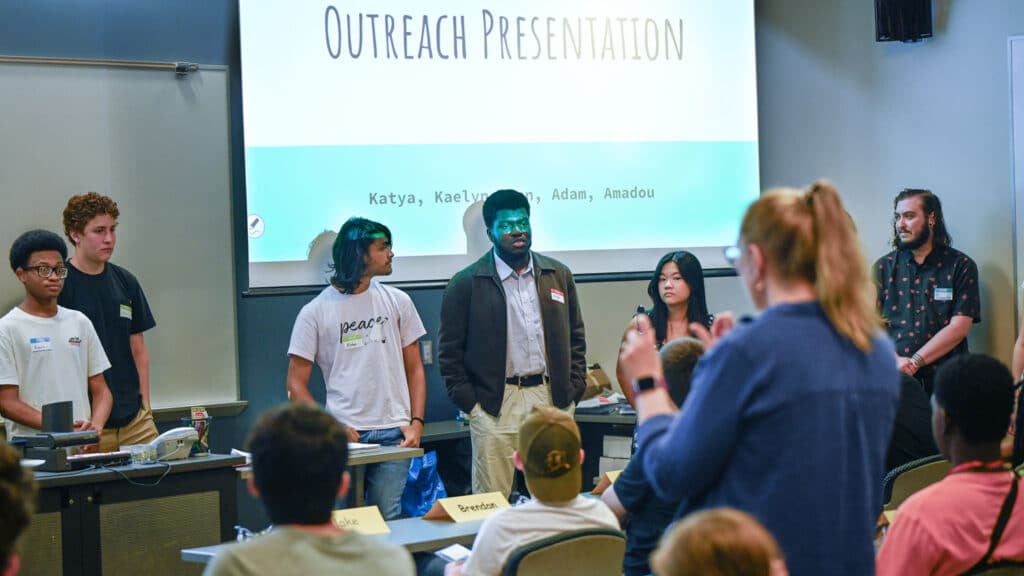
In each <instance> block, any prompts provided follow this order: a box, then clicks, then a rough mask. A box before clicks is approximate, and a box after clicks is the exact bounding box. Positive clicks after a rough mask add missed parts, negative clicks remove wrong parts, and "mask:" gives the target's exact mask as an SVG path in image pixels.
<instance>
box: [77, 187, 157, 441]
mask: <svg viewBox="0 0 1024 576" xmlns="http://www.w3.org/2000/svg"><path fill="white" fill-rule="evenodd" d="M118 216H120V211H119V210H118V208H117V202H114V201H113V200H111V199H110V198H108V197H106V196H103V195H100V194H97V193H96V192H89V193H87V194H79V195H77V196H72V197H71V199H70V200H68V203H67V206H65V207H64V233H65V234H66V235H67V237H68V238H69V239H70V240H71V243H72V244H74V246H75V254H74V256H72V257H71V259H70V260H68V263H67V270H68V278H67V281H66V282H65V285H64V290H63V291H62V292H61V294H60V298H59V299H58V303H60V305H61V306H64V307H65V308H70V309H72V310H78V311H80V312H82V313H83V314H85V315H86V316H87V317H88V318H89V320H91V321H92V325H93V327H95V328H96V333H97V334H98V335H99V338H100V342H102V343H103V349H104V351H106V354H107V357H108V358H109V359H110V369H108V370H107V371H106V373H105V374H104V377H105V379H106V381H107V386H108V387H109V388H110V393H111V394H112V395H113V398H114V407H113V408H112V409H111V411H110V418H109V419H108V420H107V423H106V426H107V429H106V430H105V431H104V432H103V437H102V440H101V443H100V450H102V451H110V450H116V449H117V448H118V447H119V446H123V445H128V444H144V443H147V442H151V441H153V440H154V439H156V437H157V431H156V424H155V423H154V422H153V412H152V410H151V409H150V395H149V350H148V349H147V348H146V339H145V336H143V333H144V332H145V331H147V330H149V329H150V328H152V327H154V326H156V321H155V320H154V319H153V313H152V312H151V311H150V309H149V303H148V302H147V301H146V295H145V293H144V292H143V291H142V285H141V284H139V281H138V280H137V279H136V278H135V276H134V275H133V274H132V273H131V272H129V271H128V270H125V269H124V268H122V267H120V266H118V265H117V264H114V263H113V262H111V261H110V258H111V256H113V254H114V246H115V245H116V244H117V219H118Z"/></svg>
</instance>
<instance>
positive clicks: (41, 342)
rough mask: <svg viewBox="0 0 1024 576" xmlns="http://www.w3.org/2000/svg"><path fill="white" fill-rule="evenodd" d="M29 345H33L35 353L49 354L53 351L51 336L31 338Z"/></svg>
mask: <svg viewBox="0 0 1024 576" xmlns="http://www.w3.org/2000/svg"><path fill="white" fill-rule="evenodd" d="M28 343H29V344H31V345H32V351H33V352H49V351H50V350H53V344H51V343H50V337H49V336H43V337H41V338H29V340H28Z"/></svg>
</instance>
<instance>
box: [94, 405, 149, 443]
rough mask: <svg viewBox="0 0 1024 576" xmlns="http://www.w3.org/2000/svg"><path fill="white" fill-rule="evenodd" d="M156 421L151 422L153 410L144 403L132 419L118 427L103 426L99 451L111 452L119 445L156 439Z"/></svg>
mask: <svg viewBox="0 0 1024 576" xmlns="http://www.w3.org/2000/svg"><path fill="white" fill-rule="evenodd" d="M158 435H159V434H157V431H156V423H155V422H153V411H152V410H150V408H149V406H146V404H145V403H143V404H142V406H141V407H140V408H139V413H138V414H136V415H135V418H132V421H131V422H129V423H127V424H125V425H124V426H122V427H120V428H104V429H103V436H101V437H100V448H99V449H100V452H113V451H115V450H117V449H118V448H120V447H121V446H128V445H130V444H148V443H150V442H152V441H153V440H156V437H157V436H158Z"/></svg>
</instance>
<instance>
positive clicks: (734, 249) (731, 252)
mask: <svg viewBox="0 0 1024 576" xmlns="http://www.w3.org/2000/svg"><path fill="white" fill-rule="evenodd" d="M742 254H743V251H742V250H740V247H739V246H726V247H725V248H722V255H723V256H725V261H726V262H728V263H729V266H732V267H733V268H735V267H736V265H737V264H739V261H740V256H741V255H742Z"/></svg>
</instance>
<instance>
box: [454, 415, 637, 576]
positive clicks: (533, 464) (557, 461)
mask: <svg viewBox="0 0 1024 576" xmlns="http://www.w3.org/2000/svg"><path fill="white" fill-rule="evenodd" d="M513 461H514V462H515V467H516V469H518V470H522V472H523V475H524V476H525V477H526V487H527V488H528V489H529V490H530V494H532V495H533V499H532V500H530V501H529V502H526V503H524V504H521V505H519V506H516V507H514V508H506V509H504V510H499V511H498V512H495V513H494V515H492V516H490V517H489V518H487V520H484V523H483V524H482V525H481V526H480V532H479V533H477V535H476V540H475V541H474V543H473V553H472V554H471V555H470V556H469V560H467V561H466V563H465V564H461V563H452V564H449V565H448V566H447V567H446V569H445V574H448V575H461V574H467V575H473V576H476V575H484V576H486V575H497V574H501V571H502V569H503V568H504V566H505V562H506V561H507V560H508V557H509V555H510V554H511V553H512V552H513V551H514V550H515V549H516V548H519V547H520V546H522V545H524V544H528V543H530V542H533V541H535V540H540V539H542V538H547V537H549V536H554V535H556V534H559V533H562V532H566V531H569V530H583V529H585V528H611V529H618V527H619V523H618V521H617V520H616V518H615V515H614V514H612V512H611V510H609V509H608V507H607V506H605V505H604V504H603V503H601V502H600V501H599V500H595V499H592V498H587V497H585V496H580V490H581V489H582V488H583V475H582V466H581V465H582V464H583V449H582V448H580V430H579V428H578V427H577V426H576V422H575V421H574V420H573V418H572V416H570V415H569V414H568V413H566V412H564V411H562V410H559V409H558V408H555V407H553V406H538V407H536V408H535V409H534V412H533V413H532V414H530V415H529V416H527V418H526V420H525V421H524V422H523V425H522V427H520V428H519V449H518V450H517V451H516V452H515V453H513Z"/></svg>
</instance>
